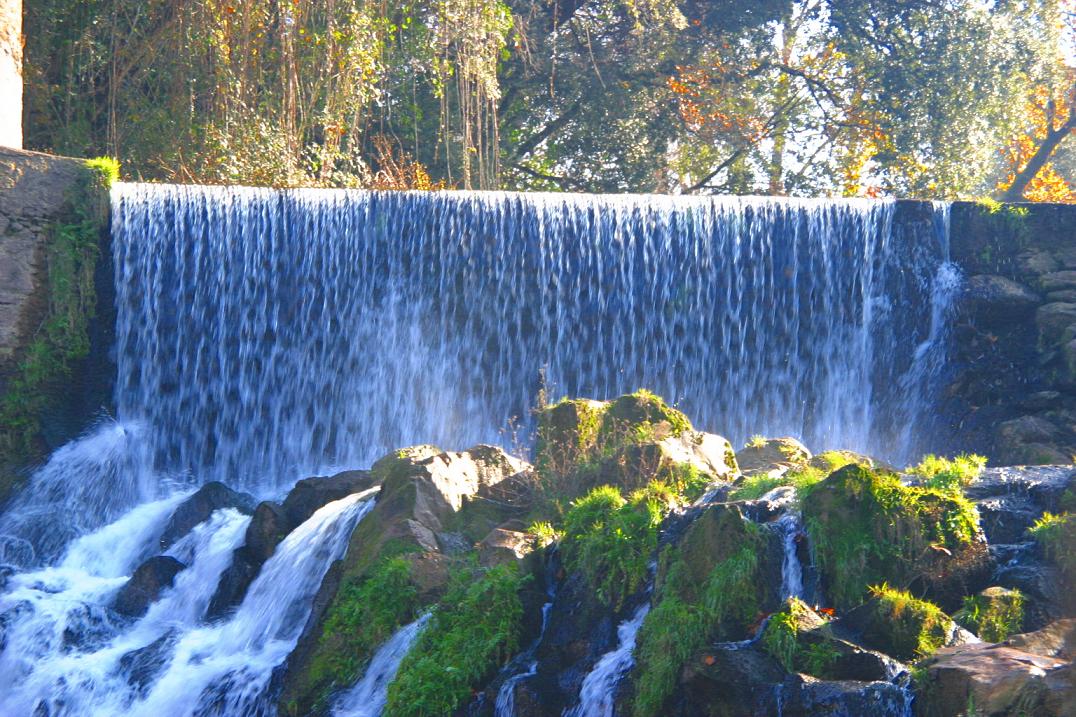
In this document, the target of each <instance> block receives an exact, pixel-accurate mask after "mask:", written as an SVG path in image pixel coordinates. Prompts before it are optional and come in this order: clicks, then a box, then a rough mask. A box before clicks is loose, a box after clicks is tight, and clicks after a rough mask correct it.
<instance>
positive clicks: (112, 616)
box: [63, 604, 127, 652]
mask: <svg viewBox="0 0 1076 717" xmlns="http://www.w3.org/2000/svg"><path fill="white" fill-rule="evenodd" d="M126 622H127V621H126V620H124V619H123V618H122V617H117V615H116V613H115V612H112V611H111V610H109V609H108V608H105V607H101V606H100V605H89V604H83V605H79V606H77V607H74V608H72V609H70V610H68V612H67V620H66V624H65V625H64V631H63V650H64V652H75V651H80V652H90V651H94V650H99V649H101V648H102V647H104V646H105V645H106V644H107V643H108V642H109V641H110V640H111V639H112V638H114V637H115V636H116V633H117V632H118V631H119V630H120V628H121V627H123V624H124V623H126Z"/></svg>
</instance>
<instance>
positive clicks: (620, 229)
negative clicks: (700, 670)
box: [113, 184, 949, 494]
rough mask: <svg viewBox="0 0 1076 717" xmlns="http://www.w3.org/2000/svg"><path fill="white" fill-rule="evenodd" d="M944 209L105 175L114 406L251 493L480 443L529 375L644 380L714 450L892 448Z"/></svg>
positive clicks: (931, 298) (919, 407)
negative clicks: (722, 440) (382, 189)
mask: <svg viewBox="0 0 1076 717" xmlns="http://www.w3.org/2000/svg"><path fill="white" fill-rule="evenodd" d="M945 211H946V209H945V207H944V205H939V207H937V208H936V209H935V210H934V212H935V224H936V226H932V225H931V222H930V221H929V216H928V220H927V221H920V222H919V223H918V224H915V223H912V224H908V225H907V226H905V225H901V226H899V227H895V226H894V216H895V215H896V214H897V204H896V203H895V202H885V201H867V200H794V199H762V198H691V197H659V196H583V195H543V194H505V193H464V192H444V193H406V192H405V193H378V192H360V191H343V190H284V191H279V190H269V189H243V188H232V187H229V188H223V187H221V188H206V187H177V186H160V185H138V184H119V185H117V186H116V187H115V188H114V190H113V241H114V255H115V256H114V258H115V266H116V274H117V283H116V289H117V304H118V325H117V334H118V335H117V362H118V378H117V393H116V395H117V402H118V410H119V415H120V416H121V417H123V419H124V420H138V421H141V422H143V423H144V424H145V425H146V426H148V427H149V430H150V431H152V437H151V440H150V443H151V445H152V451H153V460H154V466H155V467H156V468H157V469H159V470H166V471H169V472H185V471H187V472H191V473H193V474H194V475H196V476H197V477H198V479H199V480H200V481H204V480H208V479H210V478H218V479H222V480H226V481H227V482H229V484H231V485H236V486H237V487H242V488H244V489H247V490H254V491H255V492H259V493H262V494H266V493H272V492H273V491H277V490H279V489H280V487H281V486H282V485H285V484H287V483H288V482H289V481H291V480H294V479H295V478H297V477H301V476H302V475H304V474H310V473H313V472H317V471H322V470H326V469H327V468H331V467H335V466H356V465H364V464H368V463H369V462H370V461H371V460H373V459H374V458H376V457H378V456H379V455H381V454H383V453H384V452H386V451H388V450H391V449H393V448H396V447H398V446H401V445H406V444H413V443H418V442H433V443H439V444H444V445H445V446H447V447H459V446H464V445H470V444H474V443H477V442H482V441H486V442H499V441H500V439H501V437H500V434H499V432H500V431H501V430H502V429H504V427H505V426H506V425H507V424H508V422H509V421H510V420H511V419H512V418H513V417H515V418H519V419H522V420H524V421H526V419H527V417H528V416H529V412H528V409H529V407H530V405H531V404H532V402H533V400H534V396H535V395H536V393H537V391H538V389H539V376H540V375H541V374H542V372H543V371H544V375H545V377H546V380H547V381H548V383H549V385H550V386H551V387H552V389H553V390H554V391H555V393H556V394H571V395H587V396H593V397H598V398H606V397H610V396H614V395H617V394H619V393H621V392H624V391H630V390H634V389H636V388H638V387H640V386H643V387H647V388H650V389H652V390H654V391H656V392H657V393H659V394H661V395H663V396H665V397H666V398H667V399H668V400H670V402H672V403H675V404H677V405H678V406H679V407H680V408H682V409H683V410H685V411H686V412H687V414H688V415H690V416H691V417H692V419H694V420H695V422H696V424H697V425H698V426H700V427H701V428H704V429H707V430H711V431H715V432H718V433H722V434H724V435H726V436H728V437H729V438H730V439H732V440H733V441H734V442H737V441H742V440H744V439H745V438H746V437H747V436H748V435H751V434H754V433H763V434H770V435H793V436H798V437H800V438H801V439H803V440H804V441H805V442H806V443H807V444H808V445H810V446H812V447H813V448H819V447H827V448H828V447H845V448H851V449H856V450H861V451H866V452H874V453H876V454H880V455H882V456H884V457H887V458H889V459H891V460H901V459H904V458H905V457H906V456H907V455H910V453H911V452H913V450H914V449H915V447H916V445H917V443H918V441H919V439H920V436H917V435H914V433H913V434H909V433H907V432H906V431H905V428H906V427H908V426H911V427H916V426H920V425H922V422H921V421H919V420H917V419H918V418H919V417H920V416H919V415H918V414H919V413H921V412H922V411H923V407H924V405H927V404H928V403H929V401H927V402H926V403H925V402H924V399H923V394H924V392H925V391H926V390H927V388H926V387H925V382H927V383H928V381H926V379H927V378H928V377H929V375H930V374H931V371H932V369H931V368H930V367H929V366H925V365H924V361H925V360H926V359H928V358H929V359H931V360H934V359H936V358H937V356H938V351H928V350H925V349H924V350H923V351H921V352H919V354H917V352H916V351H915V347H922V346H924V345H927V346H932V347H942V348H943V347H944V341H942V340H940V339H939V338H938V337H939V336H940V333H939V331H941V329H943V328H944V327H937V326H932V323H931V317H932V316H938V317H940V320H943V319H944V317H945V311H944V306H941V307H934V304H935V303H937V302H946V301H949V298H948V297H947V296H946V295H945V294H944V292H938V291H936V285H937V284H938V281H939V279H938V277H939V269H940V267H942V266H943V265H945V264H946V258H947V251H948V248H947V247H948V240H947V236H945V234H946V232H947V226H946V225H945V222H944V221H943V218H939V217H941V216H942V215H943V214H944V212H945ZM920 225H922V226H921V227H920ZM909 227H912V228H911V229H909ZM916 227H919V228H916ZM935 308H936V309H937V310H935ZM942 333H943V332H942ZM931 337H934V338H935V339H938V340H933V339H932V338H931ZM920 354H921V355H920ZM912 394H914V395H912Z"/></svg>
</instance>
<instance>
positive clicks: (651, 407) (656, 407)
mask: <svg viewBox="0 0 1076 717" xmlns="http://www.w3.org/2000/svg"><path fill="white" fill-rule="evenodd" d="M690 430H692V428H691V421H689V420H688V418H687V416H685V415H684V414H683V413H681V412H680V411H677V410H676V409H675V408H669V406H667V405H666V404H665V401H664V400H662V398H661V397H660V396H657V395H656V394H653V393H651V392H650V391H647V390H645V389H639V390H638V391H636V392H635V393H629V394H626V395H624V396H620V397H619V398H617V399H616V400H615V401H613V402H612V403H611V404H610V405H609V408H608V409H607V410H606V411H605V412H604V413H603V414H602V417H601V425H600V427H599V428H598V438H597V442H598V444H599V445H601V446H602V448H604V449H605V450H606V451H610V450H611V449H613V448H615V447H618V446H621V445H623V444H625V443H644V442H647V441H652V440H660V439H662V438H664V437H665V436H670V435H671V436H679V435H681V434H683V433H685V432H687V431H690Z"/></svg>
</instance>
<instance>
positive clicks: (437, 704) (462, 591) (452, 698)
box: [385, 565, 526, 717]
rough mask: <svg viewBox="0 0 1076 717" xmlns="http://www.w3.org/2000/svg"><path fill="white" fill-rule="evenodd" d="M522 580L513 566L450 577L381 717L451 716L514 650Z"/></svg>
mask: <svg viewBox="0 0 1076 717" xmlns="http://www.w3.org/2000/svg"><path fill="white" fill-rule="evenodd" d="M525 579H526V577H525V576H521V575H520V574H519V571H518V569H517V568H516V566H515V565H500V566H497V567H495V568H490V569H488V570H481V569H479V568H476V567H473V566H471V567H468V568H464V569H461V570H459V571H457V572H456V573H454V574H453V577H452V581H451V585H450V587H449V590H448V592H447V593H446V595H445V597H444V599H443V600H442V601H441V602H440V603H439V604H438V606H437V608H436V609H435V610H434V612H433V614H432V616H431V618H430V622H429V624H428V625H427V627H426V629H425V630H424V631H423V633H422V636H421V637H420V638H419V639H418V642H417V643H416V644H415V645H414V647H413V648H412V649H411V651H410V652H408V654H407V656H406V657H404V659H403V661H402V662H401V663H400V669H399V671H398V672H397V673H396V679H395V680H394V681H393V682H392V684H391V685H390V686H389V691H388V702H387V704H386V709H385V714H391V715H394V717H435V716H439V715H446V714H452V713H453V712H454V711H455V710H456V709H457V708H459V707H460V705H462V704H464V703H465V702H466V701H467V700H468V699H470V697H471V692H472V690H473V689H474V687H475V686H477V685H479V684H481V682H482V681H483V680H484V679H485V678H487V677H488V676H489V675H490V674H491V673H492V672H494V671H495V670H496V669H497V668H498V667H499V666H500V665H503V664H504V663H505V662H507V661H508V660H509V659H511V657H512V655H513V654H514V652H515V650H516V648H517V647H518V644H519V633H520V629H521V623H522V618H523V605H522V603H521V602H520V599H519V590H520V588H521V587H522V584H523V582H524V581H525Z"/></svg>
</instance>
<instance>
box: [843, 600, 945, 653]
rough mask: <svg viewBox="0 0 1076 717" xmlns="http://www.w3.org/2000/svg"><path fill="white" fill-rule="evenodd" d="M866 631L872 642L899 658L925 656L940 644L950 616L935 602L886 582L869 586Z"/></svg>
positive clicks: (943, 642) (943, 640)
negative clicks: (921, 598) (868, 614)
mask: <svg viewBox="0 0 1076 717" xmlns="http://www.w3.org/2000/svg"><path fill="white" fill-rule="evenodd" d="M870 594H871V600H870V602H868V603H867V604H866V605H865V606H864V607H865V609H866V610H869V611H870V613H871V614H870V616H869V620H868V632H869V633H870V640H871V641H872V642H873V643H874V645H875V646H876V647H877V648H878V649H879V650H881V651H882V652H885V653H886V654H887V655H891V656H893V657H895V658H897V659H898V660H904V661H908V660H917V659H921V658H923V657H928V656H930V655H932V654H934V652H936V651H937V650H938V648H940V647H942V646H943V645H944V644H945V642H946V640H947V638H948V636H949V634H950V631H951V629H952V620H950V619H949V616H948V615H946V614H945V613H944V612H942V610H941V608H939V607H938V606H937V605H935V604H933V603H931V602H927V601H926V600H920V599H918V598H916V597H913V596H912V595H911V593H909V592H907V591H905V590H896V589H894V588H891V587H889V586H888V585H885V584H883V585H877V586H873V587H871V589H870Z"/></svg>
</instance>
